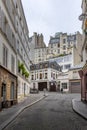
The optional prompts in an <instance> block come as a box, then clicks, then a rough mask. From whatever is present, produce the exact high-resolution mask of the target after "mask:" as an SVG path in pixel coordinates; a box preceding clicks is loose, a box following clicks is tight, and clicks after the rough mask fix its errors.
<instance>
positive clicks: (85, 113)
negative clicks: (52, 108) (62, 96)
mask: <svg viewBox="0 0 87 130" xmlns="http://www.w3.org/2000/svg"><path fill="white" fill-rule="evenodd" d="M72 107H73V110H74V111H75V112H76V113H78V114H79V115H80V116H82V117H83V118H85V119H86V120H87V103H85V102H82V101H81V99H73V100H72Z"/></svg>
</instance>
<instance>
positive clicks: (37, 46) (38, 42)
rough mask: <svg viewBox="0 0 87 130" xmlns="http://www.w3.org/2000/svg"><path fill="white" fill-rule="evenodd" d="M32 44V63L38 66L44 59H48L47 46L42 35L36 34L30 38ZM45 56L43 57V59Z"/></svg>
mask: <svg viewBox="0 0 87 130" xmlns="http://www.w3.org/2000/svg"><path fill="white" fill-rule="evenodd" d="M29 43H30V59H31V61H32V63H34V64H36V63H39V62H41V61H43V59H44V60H45V59H46V50H47V48H46V45H45V42H44V37H43V35H42V34H37V33H36V32H34V34H33V36H32V37H30V38H29ZM42 54H43V57H42Z"/></svg>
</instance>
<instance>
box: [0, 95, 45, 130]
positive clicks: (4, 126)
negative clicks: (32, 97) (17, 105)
mask: <svg viewBox="0 0 87 130" xmlns="http://www.w3.org/2000/svg"><path fill="white" fill-rule="evenodd" d="M46 97H47V96H43V97H41V98H40V99H38V100H36V101H35V102H33V103H31V104H29V105H27V106H24V107H23V108H21V109H20V110H19V111H18V112H16V113H15V114H14V115H13V116H12V117H11V118H10V119H8V120H7V121H5V122H4V123H2V124H1V125H0V130H3V129H4V128H6V127H7V126H8V125H9V124H10V123H11V122H12V121H13V120H14V119H16V118H17V116H18V115H20V114H21V113H22V112H23V111H24V110H25V109H27V108H28V107H30V106H32V105H34V104H35V103H37V102H39V101H41V100H42V99H44V98H46Z"/></svg>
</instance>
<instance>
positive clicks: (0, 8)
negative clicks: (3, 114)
mask: <svg viewBox="0 0 87 130" xmlns="http://www.w3.org/2000/svg"><path fill="white" fill-rule="evenodd" d="M11 4H12V1H10V0H9V1H3V0H1V1H0V104H1V105H0V106H1V109H2V108H4V107H9V106H10V105H11V104H14V103H16V102H17V76H16V75H17V72H16V69H17V68H16V56H17V51H16V36H15V28H16V27H15V14H12V10H14V12H15V11H16V10H15V8H14V6H13V4H12V5H11ZM9 6H11V8H10V10H9Z"/></svg>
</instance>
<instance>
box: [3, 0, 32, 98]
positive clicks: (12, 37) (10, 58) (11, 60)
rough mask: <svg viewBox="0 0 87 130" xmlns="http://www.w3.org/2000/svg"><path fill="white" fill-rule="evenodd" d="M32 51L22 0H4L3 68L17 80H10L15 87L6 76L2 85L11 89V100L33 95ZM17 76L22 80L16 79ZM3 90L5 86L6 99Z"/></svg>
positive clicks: (9, 96) (8, 96)
mask: <svg viewBox="0 0 87 130" xmlns="http://www.w3.org/2000/svg"><path fill="white" fill-rule="evenodd" d="M29 50H30V48H29V31H28V27H27V23H26V19H25V15H24V11H23V7H22V3H21V0H0V66H1V68H2V67H3V71H4V70H7V72H8V75H9V74H10V75H12V76H11V77H13V78H9V79H11V81H12V86H11V85H10V84H11V81H8V80H7V79H6V78H5V77H6V76H5V75H6V74H5V75H3V77H2V80H1V81H0V83H2V81H3V82H4V83H3V84H4V86H5V87H7V86H8V88H6V90H7V92H6V91H5V93H6V94H7V95H6V96H5V98H7V99H11V100H12V99H14V100H15V99H16V100H17V98H19V97H21V96H25V95H28V94H29V90H30V81H29V78H28V76H29V69H30V68H29V65H30V58H29V56H30V54H29ZM7 72H3V73H7ZM3 73H1V74H3ZM1 74H0V76H1ZM8 77H9V76H7V78H8ZM17 77H18V79H16V78H17ZM0 79H1V78H0ZM5 80H6V81H5ZM6 83H7V86H6ZM13 83H14V85H13ZM10 86H11V87H10ZM9 88H11V91H9ZM2 90H3V89H2V87H1V88H0V91H1V92H2V93H1V95H0V97H2V98H3V91H2ZM17 92H18V93H17ZM14 95H15V97H14ZM0 100H1V98H0Z"/></svg>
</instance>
